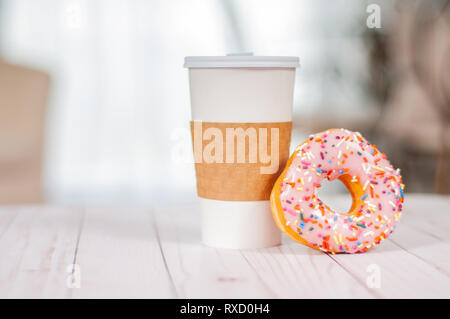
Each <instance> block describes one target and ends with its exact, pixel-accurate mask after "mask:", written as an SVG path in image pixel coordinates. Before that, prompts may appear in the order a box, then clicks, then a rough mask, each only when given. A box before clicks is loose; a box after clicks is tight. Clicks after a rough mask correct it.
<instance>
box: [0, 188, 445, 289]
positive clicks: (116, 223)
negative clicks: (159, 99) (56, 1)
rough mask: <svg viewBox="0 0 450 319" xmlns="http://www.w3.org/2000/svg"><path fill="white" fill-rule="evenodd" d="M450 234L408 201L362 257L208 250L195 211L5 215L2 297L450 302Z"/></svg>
mask: <svg viewBox="0 0 450 319" xmlns="http://www.w3.org/2000/svg"><path fill="white" fill-rule="evenodd" d="M336 200H341V198H340V197H339V198H336ZM449 234H450V197H444V196H435V195H434V196H431V195H428V196H426V195H412V194H411V195H408V196H407V197H406V200H405V208H404V214H403V217H402V220H401V221H400V223H399V225H398V227H397V230H396V231H395V232H394V233H393V234H392V236H391V237H390V238H388V239H387V240H385V241H383V242H382V243H381V244H380V245H379V246H377V247H375V248H373V249H372V250H370V251H369V252H367V253H364V254H356V255H344V254H338V255H331V254H325V253H322V252H320V251H316V250H313V249H310V248H308V247H305V246H303V245H300V244H296V243H295V242H293V241H291V240H289V239H288V238H284V239H283V245H281V246H278V247H273V248H267V249H255V250H227V249H214V248H209V247H206V246H204V245H202V244H201V241H200V231H199V213H198V205H197V204H189V205H179V206H165V207H66V206H65V207H54V206H10V207H1V208H0V297H3V298H15V297H20V298H110V297H111V298H316V297H331V298H391V297H394V298H397V297H398V298H417V297H426V298H427V297H437V298H444V297H445V298H449V297H450V239H449ZM74 265H75V266H74Z"/></svg>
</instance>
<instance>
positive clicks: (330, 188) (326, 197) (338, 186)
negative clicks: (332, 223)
mask: <svg viewBox="0 0 450 319" xmlns="http://www.w3.org/2000/svg"><path fill="white" fill-rule="evenodd" d="M342 194H347V196H342ZM317 196H318V197H319V198H320V199H321V200H322V201H323V203H324V204H325V205H327V206H328V207H330V208H331V209H332V210H333V211H334V212H336V213H338V214H347V213H348V212H349V211H350V209H351V208H352V204H353V199H352V195H351V194H350V192H349V190H348V188H347V187H346V186H345V185H344V183H343V182H342V181H340V180H339V179H336V180H334V181H331V182H330V181H328V180H327V179H324V180H323V181H322V186H321V187H320V188H319V189H318V192H317Z"/></svg>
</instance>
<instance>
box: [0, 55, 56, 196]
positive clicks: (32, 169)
mask: <svg viewBox="0 0 450 319" xmlns="http://www.w3.org/2000/svg"><path fill="white" fill-rule="evenodd" d="M49 83H50V78H49V76H48V75H47V74H46V73H43V72H41V71H37V70H32V69H29V68H26V67H21V66H16V65H11V64H8V63H6V62H5V61H2V60H1V59H0V204H19V203H37V202H40V201H41V200H42V183H41V171H42V148H43V135H44V134H43V133H44V115H45V114H44V113H45V106H46V101H47V94H48V90H49Z"/></svg>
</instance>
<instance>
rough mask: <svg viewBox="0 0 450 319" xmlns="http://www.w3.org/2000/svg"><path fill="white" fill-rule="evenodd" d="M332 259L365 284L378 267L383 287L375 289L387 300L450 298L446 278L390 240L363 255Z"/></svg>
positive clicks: (449, 283)
mask: <svg viewBox="0 0 450 319" xmlns="http://www.w3.org/2000/svg"><path fill="white" fill-rule="evenodd" d="M332 258H334V259H336V261H337V262H339V264H341V265H342V266H343V267H345V268H346V269H347V270H348V271H349V272H351V273H353V274H354V275H356V276H357V277H358V278H360V280H362V281H363V282H366V283H368V281H369V280H370V278H371V277H372V276H373V275H375V271H374V267H375V268H376V269H377V270H376V272H378V273H379V275H380V277H379V278H380V286H379V288H377V287H373V288H372V289H373V290H375V291H377V293H379V294H380V295H381V296H382V297H384V298H445V297H447V298H448V297H449V296H450V282H449V279H448V277H447V276H446V275H444V274H442V273H441V272H440V271H438V270H437V269H436V268H435V267H433V266H431V265H429V264H428V263H426V262H424V261H423V260H420V259H419V258H417V257H416V256H414V255H412V254H409V253H408V252H407V251H405V250H403V249H402V248H400V247H398V246H397V245H395V244H394V243H393V242H391V241H389V240H385V241H384V242H383V243H382V244H380V246H379V247H375V248H373V249H371V250H370V251H368V252H366V253H364V254H354V255H341V254H339V255H334V256H332ZM372 278H373V277H372Z"/></svg>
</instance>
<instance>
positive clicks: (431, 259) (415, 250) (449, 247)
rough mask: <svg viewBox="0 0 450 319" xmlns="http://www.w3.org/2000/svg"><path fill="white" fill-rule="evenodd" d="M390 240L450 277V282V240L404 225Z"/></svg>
mask: <svg viewBox="0 0 450 319" xmlns="http://www.w3.org/2000/svg"><path fill="white" fill-rule="evenodd" d="M405 219H407V218H405ZM449 233H450V232H449ZM389 240H391V241H392V242H393V243H394V244H395V245H397V246H398V247H400V248H401V249H403V250H405V251H407V252H408V253H410V254H412V255H414V256H415V257H417V258H418V259H420V260H422V261H424V262H426V263H428V264H429V265H431V266H433V267H434V268H436V269H437V270H438V271H440V272H441V273H443V274H445V275H446V276H448V277H449V280H450V242H449V240H448V239H441V238H439V237H437V236H435V235H433V234H430V233H428V232H424V231H421V230H420V228H418V229H416V228H414V227H411V226H410V225H408V224H406V223H403V224H402V225H401V226H400V227H398V229H397V230H396V232H395V233H394V234H393V235H392V236H391V237H390V238H389ZM449 288H450V287H449Z"/></svg>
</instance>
